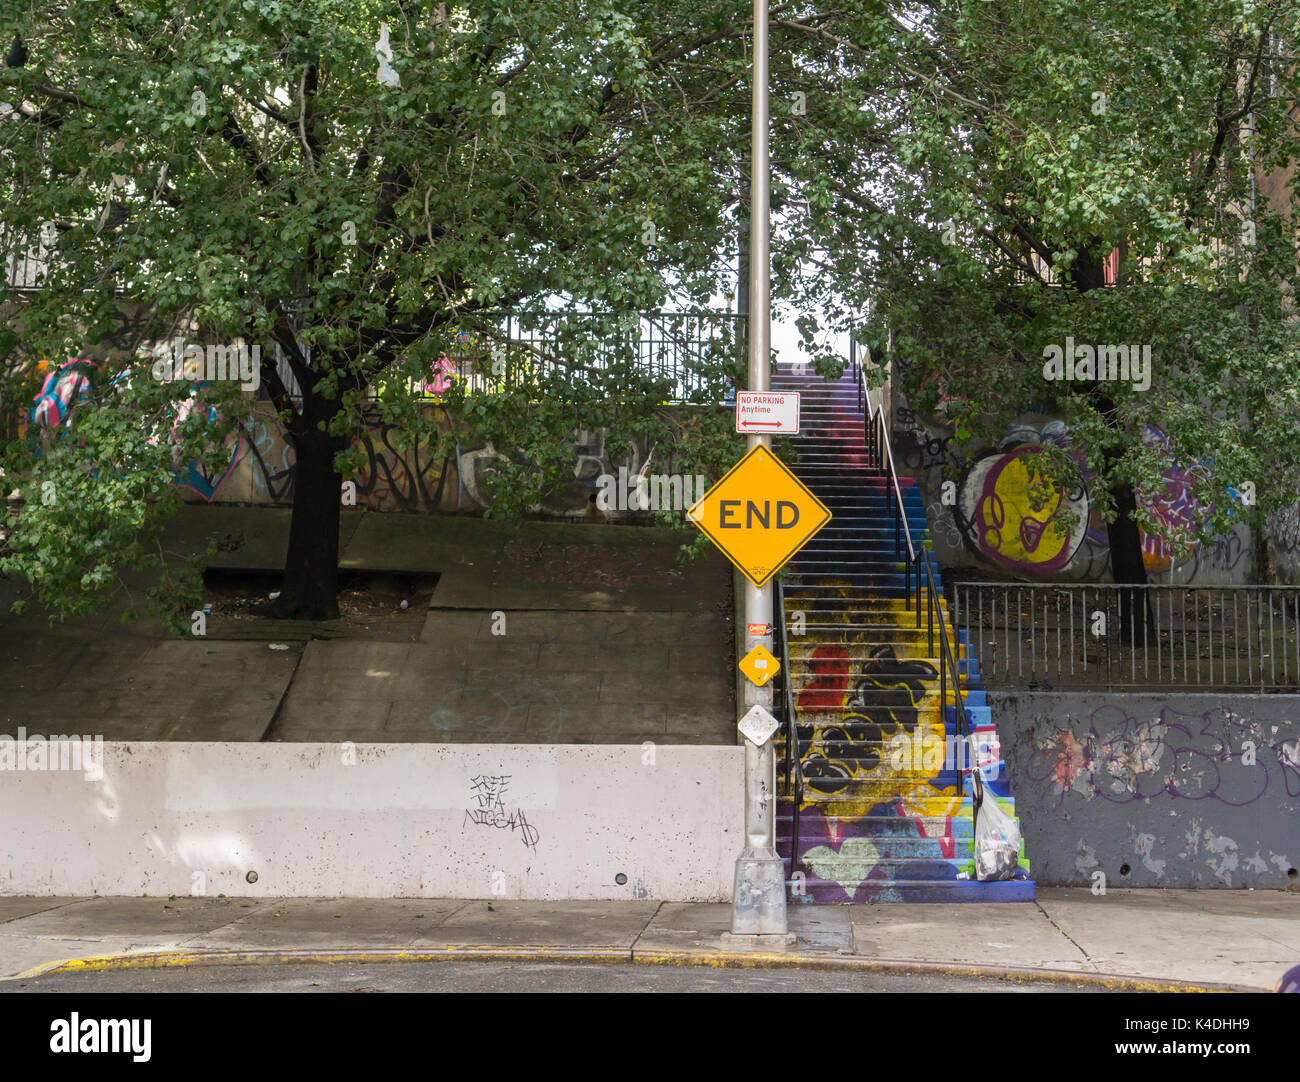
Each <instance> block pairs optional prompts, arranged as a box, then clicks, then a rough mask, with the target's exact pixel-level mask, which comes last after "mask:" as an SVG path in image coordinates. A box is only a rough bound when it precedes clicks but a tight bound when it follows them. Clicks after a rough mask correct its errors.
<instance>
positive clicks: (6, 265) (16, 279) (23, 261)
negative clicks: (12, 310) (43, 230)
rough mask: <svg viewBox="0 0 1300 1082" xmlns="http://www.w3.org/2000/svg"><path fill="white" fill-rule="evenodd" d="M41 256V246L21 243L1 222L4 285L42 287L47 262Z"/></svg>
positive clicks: (0, 256)
mask: <svg viewBox="0 0 1300 1082" xmlns="http://www.w3.org/2000/svg"><path fill="white" fill-rule="evenodd" d="M39 256H40V249H39V247H37V246H28V245H25V244H23V243H21V242H20V240H19V238H18V237H17V236H16V235H15V234H14V233H12V232H11V231H10V230H9V229H8V228H7V227H6V226H5V224H4V223H3V222H0V267H3V273H4V285H5V286H6V287H7V288H8V289H16V290H17V289H21V290H34V289H39V288H40V287H41V283H42V281H43V280H44V278H45V271H46V264H45V263H44V262H43V261H42V260H41V259H40V258H39Z"/></svg>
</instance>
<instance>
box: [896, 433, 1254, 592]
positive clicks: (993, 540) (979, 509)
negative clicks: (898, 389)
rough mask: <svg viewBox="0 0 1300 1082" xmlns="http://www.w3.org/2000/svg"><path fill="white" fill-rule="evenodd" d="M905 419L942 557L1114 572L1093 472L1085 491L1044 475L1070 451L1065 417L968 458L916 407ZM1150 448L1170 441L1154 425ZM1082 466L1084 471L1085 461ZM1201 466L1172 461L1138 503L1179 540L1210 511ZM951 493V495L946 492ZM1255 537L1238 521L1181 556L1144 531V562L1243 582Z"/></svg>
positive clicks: (1187, 578) (1081, 576)
mask: <svg viewBox="0 0 1300 1082" xmlns="http://www.w3.org/2000/svg"><path fill="white" fill-rule="evenodd" d="M899 419H900V420H902V421H904V422H907V423H910V424H912V425H913V426H914V427H912V428H910V429H904V430H903V431H901V432H897V433H896V438H897V439H898V440H899V442H900V446H901V458H902V460H903V462H904V464H905V467H906V468H907V469H909V470H911V471H914V472H915V473H916V475H917V476H918V478H919V480H920V481H921V484H922V490H923V492H924V494H925V499H926V512H927V517H928V519H929V521H930V523H931V527H932V533H933V537H934V541H935V544H936V548H937V550H938V552H939V555H940V559H941V560H942V561H943V562H945V563H952V564H960V563H961V562H963V560H964V559H965V560H968V559H969V558H970V557H971V556H974V557H975V558H976V559H978V560H979V561H980V562H982V563H987V564H990V565H992V566H994V567H998V568H1000V569H1002V570H1004V571H1006V572H1009V573H1011V574H1013V575H1016V576H1019V577H1025V578H1058V577H1059V578H1066V579H1071V580H1079V581H1093V582H1095V581H1100V580H1102V579H1104V578H1105V577H1106V576H1107V575H1108V574H1109V571H1110V548H1109V535H1108V531H1107V525H1106V522H1105V521H1104V520H1103V519H1102V517H1101V513H1100V510H1099V509H1098V508H1097V507H1096V506H1094V501H1093V500H1092V499H1091V497H1090V493H1089V488H1090V486H1091V485H1092V484H1093V477H1092V476H1091V475H1090V474H1089V473H1088V471H1087V470H1086V468H1084V469H1083V479H1082V482H1081V484H1080V485H1079V487H1078V489H1077V490H1075V491H1066V490H1065V488H1064V487H1063V486H1049V485H1046V484H1044V483H1043V482H1042V481H1041V480H1040V479H1039V478H1040V476H1041V472H1042V471H1041V463H1040V462H1039V461H1038V456H1045V455H1046V454H1047V452H1048V449H1049V448H1063V449H1065V450H1066V451H1067V452H1068V451H1069V434H1068V432H1067V430H1066V426H1065V424H1064V423H1063V422H1061V421H1059V420H1049V421H1045V422H1041V423H1037V424H1017V425H1015V426H1013V427H1012V428H1011V429H1010V430H1009V431H1008V432H1007V434H1006V436H1005V437H1004V438H1003V439H1002V440H1000V441H999V442H998V444H997V445H996V446H994V447H987V448H982V449H977V450H973V451H971V452H969V453H968V454H963V453H962V452H960V451H958V450H956V449H954V447H953V445H952V442H951V441H952V437H950V436H946V435H943V434H939V435H935V434H932V433H931V431H930V430H929V429H928V428H927V427H926V426H925V425H924V424H923V423H921V422H919V421H917V420H916V418H915V416H914V415H913V414H912V413H911V411H900V412H899ZM1143 438H1144V440H1145V441H1146V442H1147V443H1148V444H1163V443H1165V442H1166V441H1165V437H1164V436H1163V435H1162V434H1161V433H1160V432H1159V430H1157V429H1155V428H1152V427H1148V428H1147V430H1146V432H1145V433H1144V437H1143ZM1074 457H1075V460H1076V461H1077V462H1079V464H1080V466H1081V467H1083V462H1082V459H1081V457H1080V456H1077V455H1075V456H1074ZM1198 470H1199V467H1198V466H1196V465H1195V464H1193V465H1192V466H1190V467H1186V468H1184V467H1181V466H1179V465H1177V464H1175V463H1172V462H1171V463H1170V465H1169V467H1168V468H1167V469H1166V471H1165V475H1164V485H1163V487H1162V488H1161V489H1160V490H1159V491H1158V492H1154V493H1148V494H1144V495H1143V496H1142V497H1141V500H1140V502H1141V506H1142V509H1143V510H1144V511H1145V512H1146V513H1147V514H1149V515H1152V516H1154V517H1155V518H1157V519H1158V520H1159V521H1160V522H1161V523H1162V524H1163V525H1164V526H1165V528H1166V529H1167V530H1168V531H1169V532H1170V533H1172V534H1174V535H1183V536H1189V535H1190V533H1191V531H1192V529H1193V528H1194V526H1195V524H1196V523H1197V522H1198V521H1199V520H1200V519H1201V518H1202V517H1203V513H1202V512H1201V510H1200V509H1199V508H1198V506H1197V505H1196V503H1195V501H1194V500H1193V498H1192V495H1191V492H1192V487H1193V484H1194V482H1195V480H1196V479H1197V475H1198ZM945 488H946V489H947V493H946V494H945ZM1249 541H1250V533H1249V530H1248V529H1247V527H1246V526H1245V525H1244V524H1243V525H1239V526H1236V527H1234V528H1233V530H1232V531H1231V532H1230V533H1228V534H1226V535H1225V536H1223V537H1219V538H1216V539H1214V540H1212V541H1209V542H1206V543H1203V544H1199V545H1192V546H1191V548H1190V551H1189V553H1188V554H1187V555H1186V556H1183V557H1181V558H1179V557H1178V556H1177V554H1176V553H1175V552H1174V551H1173V549H1172V548H1171V547H1170V545H1169V544H1168V543H1167V542H1165V541H1164V540H1163V539H1162V538H1160V537H1159V536H1156V535H1154V534H1148V533H1147V532H1146V531H1142V534H1141V543H1142V556H1143V562H1144V563H1145V565H1146V568H1147V571H1148V572H1149V573H1151V574H1152V575H1160V576H1168V575H1170V574H1171V572H1172V575H1173V578H1174V579H1176V580H1177V581H1180V582H1184V583H1193V582H1223V581H1240V580H1242V579H1243V578H1244V577H1245V575H1246V574H1247V572H1248V571H1249V563H1250V560H1249V549H1250V545H1249Z"/></svg>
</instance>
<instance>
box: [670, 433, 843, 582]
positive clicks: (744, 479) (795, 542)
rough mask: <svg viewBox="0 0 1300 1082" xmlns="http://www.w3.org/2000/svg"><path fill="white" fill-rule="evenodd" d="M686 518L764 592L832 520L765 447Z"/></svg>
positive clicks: (734, 470) (738, 466)
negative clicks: (766, 586)
mask: <svg viewBox="0 0 1300 1082" xmlns="http://www.w3.org/2000/svg"><path fill="white" fill-rule="evenodd" d="M686 517H687V518H688V519H690V521H692V522H693V523H695V525H696V526H698V527H699V528H700V529H701V530H703V531H704V532H705V534H707V535H708V538H709V540H710V541H712V542H713V543H714V544H715V545H717V546H718V548H720V549H721V550H722V551H723V553H724V554H725V555H726V557H727V559H729V560H730V561H731V562H732V563H733V564H735V565H736V566H737V567H738V568H740V570H741V572H742V573H743V574H744V576H745V577H746V578H747V579H749V581H750V582H752V583H753V584H754V585H755V586H762V585H763V584H764V583H765V582H767V580H768V579H770V578H771V577H772V576H773V575H775V574H776V573H777V572H778V571H779V570H780V569H781V568H782V566H783V565H784V564H785V562H786V561H787V560H788V559H790V557H791V556H793V555H794V554H795V553H796V552H798V551H799V550H800V549H801V548H803V547H804V545H806V544H807V543H808V542H809V541H811V540H812V537H813V535H814V534H815V533H816V532H817V531H818V530H820V529H821V528H822V527H823V526H825V525H826V523H828V522H829V521H830V519H831V513H830V512H829V511H828V510H826V508H825V507H824V506H823V504H822V502H821V501H820V500H819V499H817V497H816V496H814V495H813V494H812V493H811V492H809V491H808V489H807V487H806V486H805V485H804V483H803V482H802V481H800V480H799V478H797V477H796V476H795V475H794V474H793V473H791V472H790V470H789V469H788V468H787V467H786V465H785V463H784V462H782V461H781V460H780V459H779V458H777V457H776V455H774V454H772V452H771V451H770V450H768V448H767V447H765V446H764V445H763V444H758V445H757V446H755V447H753V448H751V449H750V451H749V453H748V454H746V455H745V457H744V458H742V459H741V460H740V461H739V462H737V463H736V464H735V465H734V466H732V467H731V469H730V470H728V471H727V473H726V475H725V476H724V477H723V478H722V480H721V481H719V482H718V483H717V484H716V485H714V486H713V487H712V488H711V489H709V491H708V492H706V493H705V494H704V496H703V498H702V499H701V500H700V501H699V502H698V503H697V504H696V505H695V506H694V507H692V508H691V509H690V510H689V511H687V512H686Z"/></svg>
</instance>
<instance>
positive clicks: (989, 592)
mask: <svg viewBox="0 0 1300 1082" xmlns="http://www.w3.org/2000/svg"><path fill="white" fill-rule="evenodd" d="M952 590H953V610H954V611H953V619H954V622H955V623H956V625H957V626H958V627H959V628H961V629H962V630H964V631H965V632H966V635H967V640H968V643H969V647H970V652H971V653H972V654H973V655H974V656H976V657H977V658H978V659H979V663H980V668H981V673H982V674H983V675H984V676H985V677H986V678H987V679H988V680H989V681H990V682H996V683H999V684H1003V685H1010V686H1013V687H1026V688H1034V689H1038V690H1053V689H1056V688H1061V689H1066V688H1069V689H1079V688H1097V689H1102V688H1104V689H1105V690H1107V691H1115V690H1135V689H1142V688H1151V687H1155V688H1162V689H1169V688H1197V689H1206V690H1230V689H1247V688H1249V689H1251V690H1258V691H1261V692H1268V691H1273V692H1280V691H1289V692H1293V691H1298V690H1300V587H1294V586H1173V585H1161V584H1150V585H1145V586H1133V585H1123V584H1115V583H987V582H958V583H954V584H952ZM1134 602H1136V603H1134ZM1124 607H1127V610H1128V611H1127V612H1121V609H1122V608H1124Z"/></svg>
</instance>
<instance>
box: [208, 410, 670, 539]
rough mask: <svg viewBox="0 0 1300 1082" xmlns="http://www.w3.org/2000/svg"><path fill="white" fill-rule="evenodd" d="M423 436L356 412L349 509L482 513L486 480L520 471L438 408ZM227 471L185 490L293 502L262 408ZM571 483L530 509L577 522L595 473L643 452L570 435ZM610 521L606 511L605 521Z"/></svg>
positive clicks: (598, 436) (287, 455) (237, 440)
mask: <svg viewBox="0 0 1300 1082" xmlns="http://www.w3.org/2000/svg"><path fill="white" fill-rule="evenodd" d="M424 410H425V419H426V421H427V422H428V424H429V427H430V429H431V431H430V432H429V434H427V435H425V436H422V437H420V438H419V439H411V438H409V437H407V436H406V435H405V433H404V432H402V431H401V429H400V427H399V426H398V425H396V424H393V423H391V422H389V421H386V420H384V418H383V417H382V416H381V414H380V412H379V410H378V409H367V410H365V411H363V413H362V418H361V420H362V425H363V427H362V431H361V433H360V434H359V435H358V436H357V437H355V439H354V440H353V447H354V448H355V449H358V450H360V451H361V453H362V462H361V466H360V468H359V469H358V471H357V473H356V474H355V475H354V476H353V477H352V480H353V481H354V483H355V485H356V500H357V506H359V507H366V508H368V509H370V510H372V511H422V512H441V513H451V512H456V511H470V512H473V511H482V510H484V509H485V508H487V507H488V506H490V505H491V502H492V496H491V487H490V483H489V475H490V474H491V472H492V470H493V469H494V468H496V467H497V466H498V465H499V464H500V463H503V462H514V463H516V464H522V463H523V459H521V458H519V457H518V456H514V457H513V458H512V457H508V456H507V455H506V454H504V453H503V452H502V451H500V450H498V449H497V448H496V447H495V446H493V444H492V443H491V442H490V441H476V440H468V439H460V440H457V439H456V438H455V436H454V435H451V434H452V433H453V432H454V431H455V430H454V425H453V419H452V417H451V416H450V415H449V414H448V413H447V410H446V409H445V408H444V407H443V406H442V405H441V404H435V403H430V404H429V405H427V406H425V407H424ZM231 443H232V454H233V459H232V466H231V468H230V469H229V470H228V471H227V472H226V473H225V474H224V475H222V476H220V477H216V478H210V479H206V478H205V479H202V480H201V481H196V480H195V478H193V477H190V478H187V479H186V485H187V488H189V489H190V491H192V492H194V493H195V494H196V495H197V496H198V497H199V498H201V499H203V500H205V501H207V502H213V501H222V502H244V503H273V504H289V503H292V502H293V490H294V468H295V454H294V448H293V442H292V440H291V439H290V438H289V436H288V434H287V433H286V432H285V430H284V428H283V426H282V425H281V424H280V423H279V421H278V420H277V419H276V418H275V417H274V415H272V414H271V413H270V411H269V409H268V408H265V407H259V410H258V411H257V412H255V414H254V416H252V417H251V418H249V419H248V420H246V421H245V422H244V423H243V424H242V425H241V431H240V433H239V434H238V436H236V437H232V440H231ZM572 446H573V456H574V466H573V480H572V481H570V482H568V483H567V484H566V485H563V486H561V488H560V489H559V490H558V491H556V492H554V493H552V494H551V495H550V496H548V497H547V498H546V499H545V500H543V501H542V503H541V504H540V505H539V507H538V508H536V510H539V511H544V512H546V513H549V514H557V515H572V516H577V515H581V514H584V513H585V512H587V510H588V507H589V505H590V502H591V500H592V498H593V497H594V496H595V495H596V493H597V491H598V488H599V479H600V477H601V475H602V474H613V475H617V474H618V470H619V468H620V467H623V468H625V469H627V470H628V471H629V473H631V474H635V473H636V472H637V471H638V470H641V469H642V467H643V466H644V464H645V463H646V461H647V460H648V458H649V454H648V452H647V450H646V448H645V447H644V446H643V445H639V444H636V443H629V444H628V445H627V446H626V447H625V448H621V449H610V448H607V446H606V440H605V435H604V433H603V432H600V431H596V432H587V431H581V430H580V431H578V432H576V433H575V434H574V441H573V445H572ZM617 514H618V512H617V511H612V512H610V517H614V516H616V515H617Z"/></svg>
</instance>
